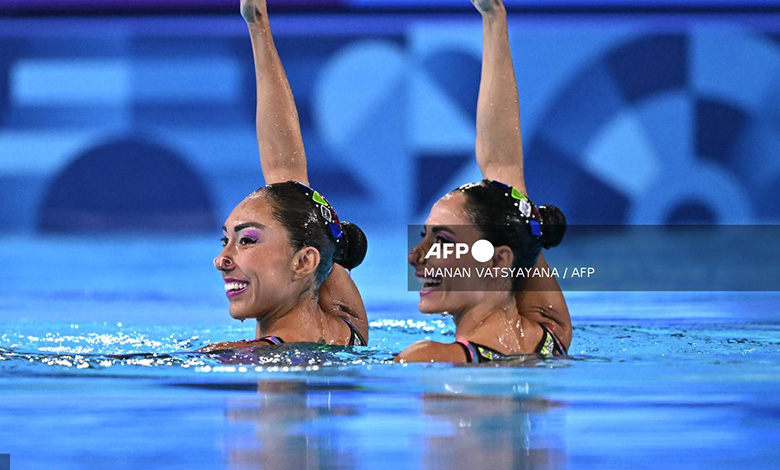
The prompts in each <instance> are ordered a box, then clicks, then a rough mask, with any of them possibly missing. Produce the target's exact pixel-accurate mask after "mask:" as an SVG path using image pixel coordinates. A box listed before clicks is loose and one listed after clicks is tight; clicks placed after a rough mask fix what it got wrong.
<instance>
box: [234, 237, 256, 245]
mask: <svg viewBox="0 0 780 470" xmlns="http://www.w3.org/2000/svg"><path fill="white" fill-rule="evenodd" d="M255 243H257V239H256V238H251V237H241V238H240V239H239V240H238V244H239V245H254V244H255Z"/></svg>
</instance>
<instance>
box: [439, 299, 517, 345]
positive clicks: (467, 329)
mask: <svg viewBox="0 0 780 470" xmlns="http://www.w3.org/2000/svg"><path fill="white" fill-rule="evenodd" d="M482 294H483V295H482V296H481V299H480V300H479V301H478V302H475V303H474V306H473V307H470V308H468V309H466V310H463V311H462V312H458V313H453V315H452V317H453V320H454V321H455V337H456V338H462V339H466V340H469V341H471V340H474V341H485V340H486V339H499V340H501V341H502V342H503V340H502V338H503V336H508V337H516V335H515V334H514V332H515V329H516V328H517V327H518V326H519V323H520V315H519V313H518V311H517V304H516V303H515V298H514V295H513V294H512V295H507V292H482ZM515 341H516V340H515ZM491 342H492V341H491Z"/></svg>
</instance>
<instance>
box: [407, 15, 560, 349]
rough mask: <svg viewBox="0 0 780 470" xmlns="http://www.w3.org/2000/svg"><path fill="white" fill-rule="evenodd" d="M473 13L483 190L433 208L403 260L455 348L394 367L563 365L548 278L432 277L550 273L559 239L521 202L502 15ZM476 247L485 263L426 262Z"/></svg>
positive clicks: (454, 195)
mask: <svg viewBox="0 0 780 470" xmlns="http://www.w3.org/2000/svg"><path fill="white" fill-rule="evenodd" d="M472 3H473V4H474V6H475V7H476V8H477V10H478V11H479V12H480V13H481V14H482V26H483V41H484V44H483V59H482V78H481V81H480V88H479V101H478V105H477V142H476V155H477V163H478V164H479V168H480V170H481V171H482V175H483V177H484V178H485V180H483V181H481V182H478V183H471V184H467V185H464V186H461V187H460V188H457V189H455V190H454V191H452V192H450V193H449V194H447V195H446V196H444V197H443V198H441V199H440V200H439V201H438V202H436V204H434V206H433V208H432V209H431V213H430V215H429V216H428V219H427V220H426V222H425V229H424V231H423V234H422V237H423V239H422V241H421V242H420V243H419V244H418V245H417V246H416V247H415V248H414V249H413V250H412V251H411V253H410V254H409V263H410V264H411V265H412V266H414V268H415V272H416V274H417V276H418V278H419V279H420V282H422V283H423V287H422V290H421V291H420V303H419V308H420V311H421V312H423V313H448V314H450V315H452V317H453V320H454V321H455V338H456V341H455V342H454V343H440V342H436V341H420V342H417V343H415V344H413V345H411V346H409V347H408V348H406V349H405V350H404V351H402V352H401V353H400V354H399V355H398V356H397V357H396V358H395V360H396V361H398V362H432V361H442V362H475V363H476V362H488V361H493V360H500V359H505V358H508V357H512V356H516V355H519V354H533V353H537V354H542V355H565V354H566V350H567V348H568V346H569V343H570V342H571V319H570V317H569V311H568V308H567V307H566V301H565V300H564V298H563V294H562V292H561V290H560V287H559V285H558V282H557V281H556V279H555V277H552V276H546V275H541V276H508V277H506V276H505V277H502V276H494V277H490V276H482V277H480V276H463V277H458V276H449V277H446V276H438V275H433V276H431V275H430V273H437V272H446V270H444V268H451V269H450V272H456V271H454V270H455V269H458V268H472V269H475V268H480V269H483V270H484V269H485V268H487V269H489V270H490V271H491V272H503V273H506V272H517V270H518V269H523V268H525V269H529V268H539V269H538V270H535V272H541V273H545V272H549V269H548V268H549V267H548V265H547V263H546V261H545V260H544V256H542V254H541V250H542V249H543V248H552V247H554V246H556V245H558V244H559V243H560V242H561V240H562V238H563V235H564V233H565V230H566V219H565V217H564V216H563V213H562V212H561V211H560V210H558V209H557V208H556V207H554V206H539V207H537V206H536V205H534V204H533V202H531V200H530V199H529V198H528V196H527V191H526V187H525V179H524V175H523V150H522V140H521V134H520V109H519V104H518V101H519V100H518V94H517V82H516V79H515V74H514V67H513V65H512V56H511V54H510V50H509V38H508V30H507V19H506V9H505V8H504V5H503V3H502V2H501V0H472ZM478 240H487V241H488V242H490V244H489V245H492V247H493V254H492V256H489V257H488V258H487V260H486V261H484V262H477V261H475V259H474V258H472V257H471V256H462V257H460V258H455V257H454V256H452V257H449V258H444V257H438V258H437V257H435V256H427V255H428V254H429V252H431V247H432V246H433V245H434V244H436V243H465V244H467V245H468V246H472V245H473V244H474V243H475V242H477V241H478ZM489 254H490V253H489V250H488V255H489ZM439 268H443V269H442V270H441V271H439ZM513 269H514V271H512V270H513ZM426 272H427V273H428V274H426ZM460 272H465V270H461V271H460ZM473 272H476V271H473ZM483 272H485V271H483ZM526 272H528V271H526Z"/></svg>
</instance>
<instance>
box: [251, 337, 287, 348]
mask: <svg viewBox="0 0 780 470" xmlns="http://www.w3.org/2000/svg"><path fill="white" fill-rule="evenodd" d="M255 341H267V342H268V344H271V345H274V346H278V345H280V344H284V340H283V339H282V338H280V337H278V336H263V337H262V338H258V339H256V340H255Z"/></svg>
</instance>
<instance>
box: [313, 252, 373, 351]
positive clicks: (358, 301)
mask: <svg viewBox="0 0 780 470" xmlns="http://www.w3.org/2000/svg"><path fill="white" fill-rule="evenodd" d="M319 306H320V308H321V309H322V310H323V311H324V312H327V313H330V314H333V318H344V319H346V320H349V322H350V323H352V324H353V325H354V326H355V328H357V330H358V331H359V332H360V334H361V335H363V338H365V340H366V341H368V317H367V315H366V307H365V305H363V298H362V297H361V296H360V291H358V288H357V285H355V281H353V280H352V277H351V276H350V275H349V272H348V271H347V270H346V269H344V267H342V266H339V265H337V264H334V265H333V271H332V272H331V273H330V276H329V277H328V279H326V280H325V282H324V283H322V286H320V292H319Z"/></svg>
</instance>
